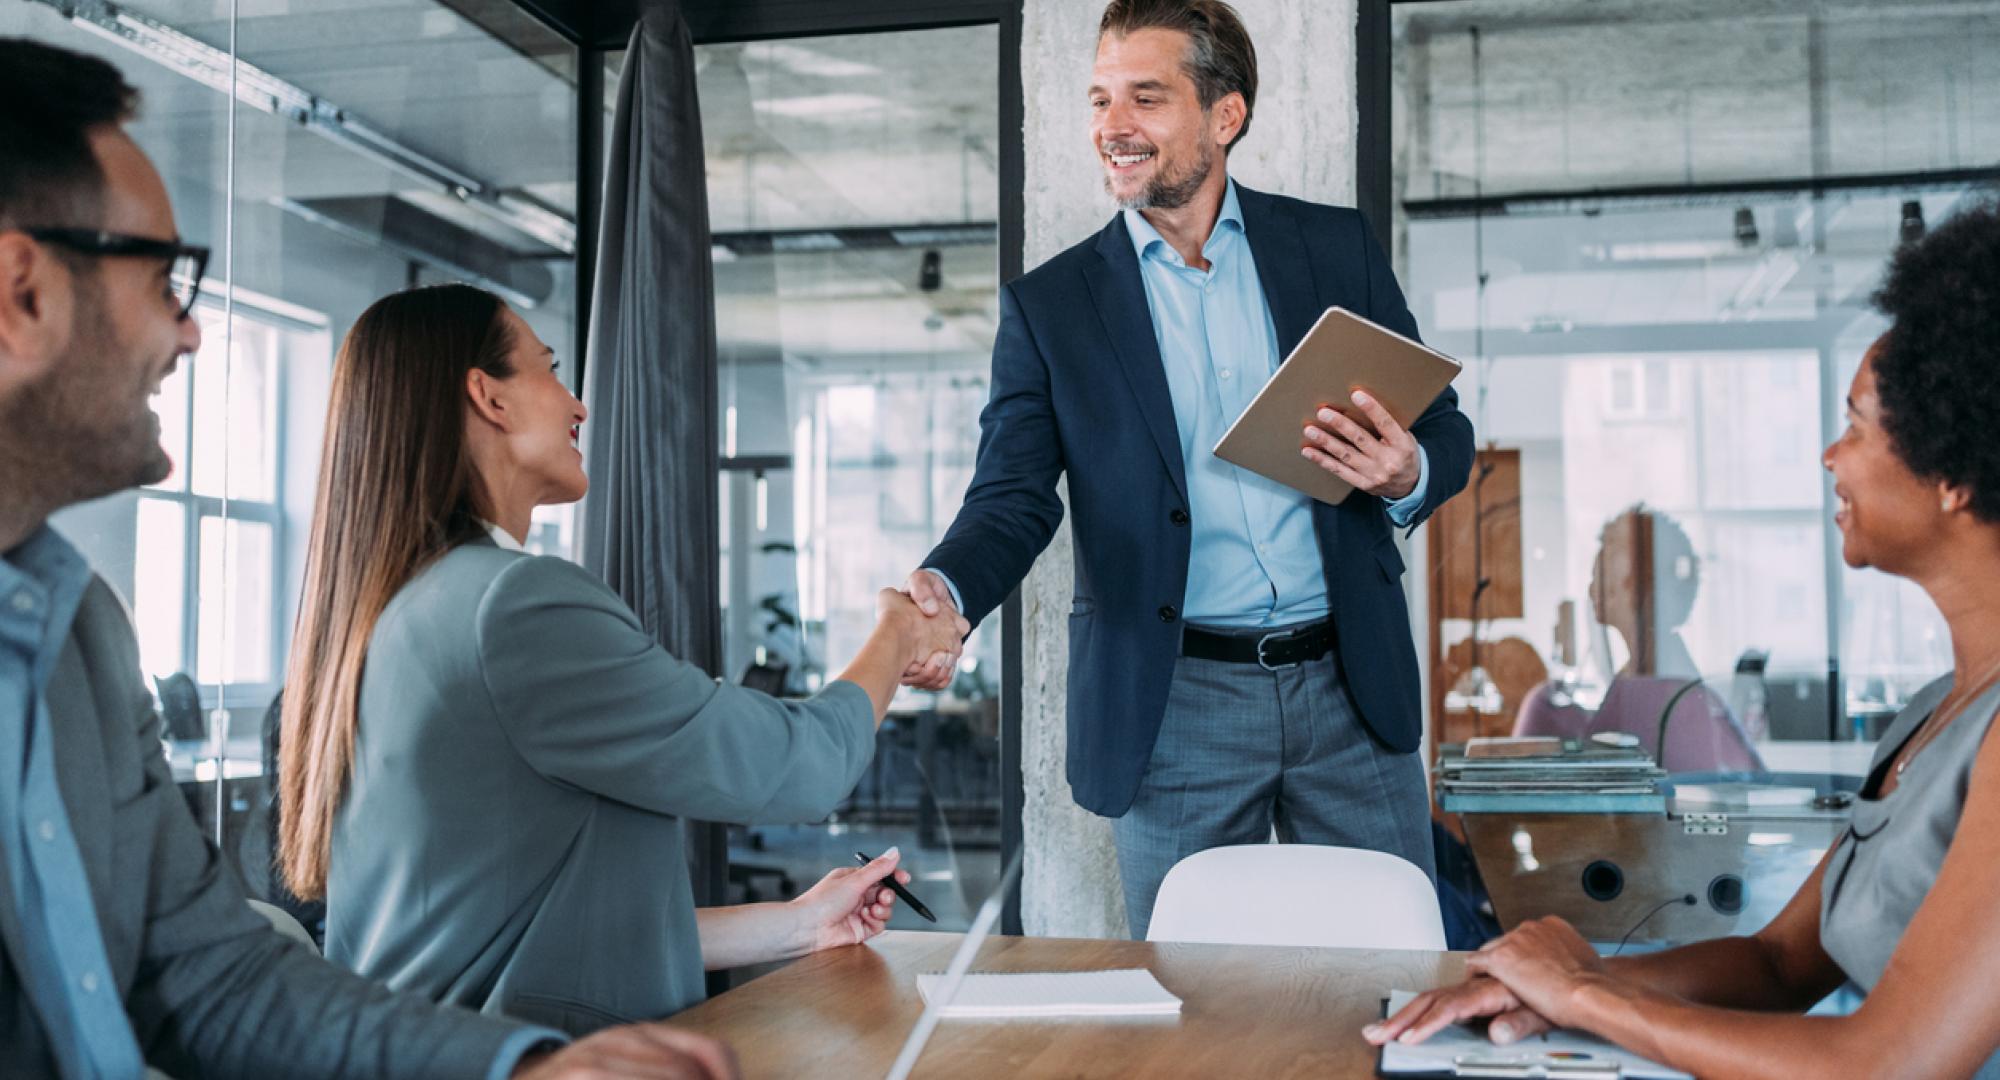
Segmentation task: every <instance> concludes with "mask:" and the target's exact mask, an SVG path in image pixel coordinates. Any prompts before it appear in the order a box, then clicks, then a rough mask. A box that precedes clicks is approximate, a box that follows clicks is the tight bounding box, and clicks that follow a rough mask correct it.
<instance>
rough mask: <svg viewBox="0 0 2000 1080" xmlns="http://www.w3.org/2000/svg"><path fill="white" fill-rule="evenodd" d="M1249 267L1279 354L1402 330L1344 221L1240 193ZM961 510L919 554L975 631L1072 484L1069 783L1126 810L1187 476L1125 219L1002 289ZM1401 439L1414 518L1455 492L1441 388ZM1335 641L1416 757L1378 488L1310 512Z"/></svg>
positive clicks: (1379, 272)
mask: <svg viewBox="0 0 2000 1080" xmlns="http://www.w3.org/2000/svg"><path fill="white" fill-rule="evenodd" d="M1237 197H1238V200H1239V202H1240V203H1241V205H1242V208H1243V228H1244V233H1245V235H1246V236H1247V237H1248V238H1249V241H1250V248H1251V251H1252V252H1253V253H1254V255H1255V258H1256V261H1257V276H1258V278H1259V279H1260V280H1261V282H1262V284H1263V288H1264V296H1265V298H1266V300H1267V301H1268V302H1269V303H1270V307H1271V318H1272V321H1273V323H1274V324H1275V325H1276V326H1277V330H1278V352H1279V355H1281V356H1282V355H1288V354H1289V353H1290V352H1291V351H1292V348H1293V347H1294V346H1296V345H1297V344H1298V343H1299V340H1300V339H1301V338H1303V337H1304V336H1305V334H1306V331H1307V330H1309V329H1311V327H1312V324H1313V322H1314V321H1315V320H1317V319H1318V318H1319V316H1320V315H1321V314H1322V313H1323V312H1324V311H1325V310H1326V309H1327V308H1328V307H1332V306H1336V305H1337V306H1339V307H1343V308H1346V309H1347V310H1349V311H1352V312H1355V313H1356V314H1359V315H1363V316H1365V317H1367V318H1369V319H1371V320H1373V321H1375V322H1377V323H1380V324H1381V325H1383V326H1386V327H1388V328H1390V329H1391V330H1394V331H1396V332H1398V333H1400V334H1405V335H1407V336H1409V337H1412V338H1414V337H1416V336H1417V324H1416V320H1415V319H1414V318H1412V317H1411V315H1410V309H1409V306H1408V305H1407V304H1406V303H1405V302H1404V300H1403V293H1402V290H1401V289H1400V288H1398V287H1397V285H1396V279H1395V275H1394V274H1393V273H1392V272H1391V271H1390V269H1389V263H1388V259H1387V258H1386V257H1385V256H1384V255H1383V253H1382V249H1381V247H1380V246H1379V245H1378V244H1377V243H1376V242H1375V239H1374V237H1373V236H1372V235H1371V234H1370V232H1369V229H1368V227H1367V225H1366V224H1365V223H1364V222H1363V220H1362V218H1361V215H1360V214H1359V213H1357V212H1355V211H1353V210H1350V209H1346V208H1342V207H1333V206H1320V205H1316V204H1313V203H1308V202H1301V201H1299V200H1297V199H1288V198H1284V197H1281V196H1275V195H1264V194H1260V193H1258V192H1255V191H1251V190H1250V189H1249V188H1246V187H1243V186H1242V185H1241V184H1239V185H1237ZM979 427H980V439H979V457H978V461H977V464H976V466H975V469H974V472H973V477H972V484H971V486H970V487H969V488H967V490H966V493H965V504H964V507H963V508H962V509H961V510H960V511H959V513H958V517H957V519H956V520H954V521H953V522H952V524H951V528H950V529H949V530H947V531H946V533H945V536H944V539H943V541H941V542H940V543H939V544H938V546H937V547H936V549H934V550H933V551H932V552H931V554H930V557H929V558H927V559H925V560H924V562H923V564H922V565H924V566H928V567H935V568H936V569H938V570H941V571H943V572H944V573H945V574H946V575H948V576H949V577H950V578H951V580H952V582H953V583H954V584H955V585H957V586H958V589H959V593H960V595H961V597H962V599H963V601H964V604H965V616H966V617H967V618H968V619H971V620H972V621H973V622H974V623H977V622H979V621H980V620H981V619H982V618H984V617H985V616H986V615H987V614H988V613H989V612H991V611H992V610H993V609H994V608H995V607H997V606H999V604H1000V602H1001V601H1002V600H1003V599H1005V598H1006V596H1007V594H1008V593H1009V592H1012V591H1013V590H1014V588H1015V587H1016V586H1017V585H1019V584H1020V581H1021V579H1022V578H1023V577H1025V576H1026V575H1027V572H1028V568H1029V567H1030V566H1031V565H1032V564H1033V563H1034V561H1035V558H1036V556H1038V555H1040V554H1041V552H1042V549H1043V548H1045V547H1047V546H1048V542H1049V540H1050V538H1051V537H1052V536H1054V534H1055V531H1056V527H1057V525H1059V524H1060V523H1061V522H1062V516H1063V504H1062V501H1061V500H1060V499H1059V498H1058V497H1057V495H1056V480H1057V478H1058V477H1060V476H1062V475H1063V474H1065V473H1067V474H1068V476H1069V506H1070V512H1071V527H1072V529H1073V530H1074V534H1075V540H1076V597H1075V601H1074V606H1073V608H1072V610H1071V612H1070V617H1069V657H1070V670H1069V770H1068V771H1069V782H1070V789H1071V791H1072V793H1073V794H1074V795H1075V797H1076V801H1077V803H1078V804H1079V805H1081V806H1082V807H1084V808H1085V809H1087V810H1091V811H1093V812H1095V813H1099V814H1104V815H1107V816H1111V817H1116V816H1119V815H1122V814H1123V813H1124V812H1125V811H1126V810H1127V809H1129V808H1130V807H1131V805H1132V799H1133V797H1134V795H1135V794H1136V793H1137V791H1138V789H1139V781H1140V778H1141V777H1142V776H1144V775H1145V771H1146V764H1147V762H1148V761H1149V760H1150V759H1151V757H1152V753H1153V743H1154V741H1155V739H1156V738H1157V737H1158V735H1159V731H1160V718H1161V716H1162V715H1163V714H1164V713H1165V711H1166V703H1167V686H1168V683H1169V681H1170V680H1171V679H1172V676H1173V670H1174V662H1175V659H1176V658H1177V657H1178V656H1179V654H1180V638H1181V625H1182V623H1181V617H1180V608H1181V603H1182V598H1183V596H1184V595H1185V593H1186V590H1187V576H1188V548H1189V539H1188V537H1189V528H1188V524H1189V517H1188V514H1189V506H1188V496H1187V477H1186V475H1185V472H1186V470H1185V467H1184V465H1183V463H1182V461H1181V451H1180V438H1179V434H1178V431H1177V428H1176V426H1175V421H1174V408H1173V399H1172V397H1171V396H1170V394H1169V393H1168V390H1167V376H1166V370H1165V367H1164V366H1163V365H1162V363H1161V361H1160V349H1159V343H1158V339H1157V337H1156V336H1155V334H1154V331H1153V322H1152V315H1151V313H1150V310H1149V309H1148V307H1147V305H1146V290H1145V285H1144V284H1143V283H1142V282H1141V280H1140V277H1139V260H1138V256H1137V254H1136V253H1134V252H1133V250H1132V239H1131V233H1130V232H1129V231H1128V230H1127V229H1126V228H1125V220H1124V217H1123V216H1122V215H1120V216H1117V217H1113V218H1112V219H1111V223H1110V224H1109V225H1107V226H1106V227H1105V228H1104V231H1102V232H1100V233H1098V234H1097V236H1096V237H1094V238H1093V239H1090V240H1086V241H1084V242H1083V243H1081V244H1078V245H1077V246H1075V247H1073V248H1070V249H1069V250H1068V251H1065V252H1063V253H1062V254H1060V255H1058V256H1056V257H1055V258H1053V259H1050V260H1049V261H1048V262H1046V263H1043V264H1042V265H1041V266H1039V267H1037V268H1036V269H1035V270H1033V271H1032V272H1030V273H1028V274H1027V275H1025V276H1023V277H1022V278H1020V279H1019V280H1017V281H1014V282H1012V283H1010V284H1008V285H1005V286H1003V287H1002V288H1001V290H1000V330H999V334H998V336H997V338H996V339H995V341H994V343H993V385H992V400H991V401H989V402H988V403H987V406H986V408H985V411H984V412H982V413H981V414H980V418H979ZM1410 430H1411V433H1412V434H1414V435H1415V436H1416V438H1417V441H1418V442H1419V443H1421V444H1422V445H1423V447H1424V450H1425V453H1426V454H1427V455H1428V456H1429V459H1430V479H1429V486H1428V489H1427V491H1426V494H1425V498H1424V503H1423V506H1422V508H1421V509H1419V510H1418V512H1417V514H1416V516H1415V517H1414V518H1412V521H1411V523H1412V524H1413V525H1414V524H1415V523H1417V522H1419V521H1422V520H1423V519H1424V518H1426V517H1428V516H1429V515H1430V514H1431V513H1432V512H1433V511H1434V510H1436V509H1437V507H1438V506H1440V505H1442V504H1443V503H1444V501H1445V500H1446V499H1449V498H1451V497H1452V496H1453V495H1454V494H1457V493H1458V491H1459V490H1460V489H1462V488H1463V487H1464V486H1465V482H1466V476H1467V474H1468V473H1469V472H1470V470H1471V466H1472V424H1471V422H1470V421H1468V420H1467V419H1466V417H1465V414H1464V413H1462V412H1460V411H1459V409H1458V394H1457V393H1456V392H1455V391H1453V390H1451V389H1449V388H1447V389H1446V390H1445V391H1444V393H1442V394H1440V395H1438V398H1437V400H1436V401H1434V402H1432V403H1431V405H1430V407H1429V408H1428V409H1426V410H1425V411H1424V413H1423V415H1422V416H1421V417H1419V418H1418V420H1417V422H1416V423H1414V424H1412V425H1411V428H1410ZM1313 526H1314V531H1315V533H1316V534H1317V536H1318V540H1319V549H1320V559H1321V562H1322V564H1323V565H1324V566H1325V569H1326V581H1327V594H1328V597H1329V599H1330V602H1331V605H1332V609H1333V614H1332V617H1333V620H1334V624H1335V630H1336V633H1337V635H1338V639H1339V646H1338V653H1339V658H1340V661H1341V664H1342V666H1343V669H1344V671H1345V674H1346V678H1347V685H1348V687H1349V690H1350V692H1351V693H1352V695H1353V698H1354V704H1355V706H1356V707H1357V710H1358V711H1359V713H1360V715H1361V718H1362V721H1363V722H1364V723H1365V724H1366V725H1367V726H1368V728H1369V730H1370V731H1373V732H1374V733H1375V736H1376V738H1378V739H1380V740H1381V742H1382V743H1383V744H1384V745H1386V746H1388V747H1390V748H1391V749H1394V750H1398V751H1403V752H1409V751H1412V750H1415V749H1416V748H1417V742H1418V737H1419V734H1420V728H1421V727H1422V716H1423V713H1422V706H1421V704H1420V699H1421V688H1420V687H1419V685H1418V680H1417V654H1416V647H1415V643H1414V641H1413V640H1412V637H1411V632H1410V616H1409V610H1408V607H1407V605H1406V604H1405V603H1404V600H1403V589H1402V576H1403V560H1402V556H1401V555H1400V554H1398V553H1397V550H1396V545H1395V541H1394V539H1393V535H1392V530H1391V523H1390V521H1389V516H1388V513H1387V512H1386V510H1385V509H1384V507H1383V503H1382V500H1381V499H1379V498H1377V497H1375V496H1372V495H1368V494H1365V493H1360V492H1357V493H1355V494H1354V495H1353V496H1351V497H1349V498H1348V499H1347V500H1346V501H1345V502H1343V503H1341V504H1340V505H1339V506H1327V505H1326V504H1324V503H1314V504H1313Z"/></svg>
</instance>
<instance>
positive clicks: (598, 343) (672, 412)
mask: <svg viewBox="0 0 2000 1080" xmlns="http://www.w3.org/2000/svg"><path fill="white" fill-rule="evenodd" d="M640 9H641V10H640V15H639V22H638V25H637V26H635V27H634V28H633V30H632V39H631V41H630V43H629V44H628V46H627V49H626V53H625V70H624V72H623V73H622V74H621V75H620V76H619V79H618V107H617V110H616V113H615V114H614V117H613V120H612V126H611V130H610V132H609V137H608V139H607V142H608V143H609V146H610V153H609V160H608V161H607V163H606V165H605V170H604V216H603V218H602V227H601V228H600V230H599V233H598V257H597V276H596V281H597V286H596V291H595V293H594V295H593V298H592V303H591V310H590V336H589V356H588V358H587V360H586V362H585V364H584V388H583V400H584V404H585V405H586V406H588V407H589V409H590V422H589V423H587V424H585V425H584V436H585V438H584V465H585V468H586V470H587V471H588V472H589V474H590V494H589V496H588V497H586V498H585V499H584V501H583V514H582V520H581V521H580V523H579V534H580V535H579V552H580V555H581V559H582V562H583V565H584V566H585V567H587V568H588V569H590V570H593V571H595V572H596V573H598V574H599V575H601V576H602V577H603V578H604V580H605V582H607V583H608V584H609V585H610V586H611V588H612V589H613V590H615V591H616V592H617V593H618V595H619V596H620V597H622V598H623V599H624V600H625V602H626V603H627V604H629V605H631V607H632V610H633V611H634V612H636V613H638V616H639V620H640V622H641V623H642V624H643V625H644V626H645V627H646V629H647V630H648V631H649V632H651V633H652V634H653V636H654V637H656V638H658V639H659V642H660V644H661V645H663V646H665V647H666V649H667V651H668V652H671V653H673V654H674V655H675V656H679V657H681V658H682V659H685V660H688V661H691V662H693V663H696V664H699V665H700V666H701V667H703V668H705V669H707V670H708V671H709V672H710V673H711V674H718V675H719V674H721V667H722V648H721V646H722V626H721V619H720V614H719V611H718V605H719V599H718V593H717V588H718V585H717V580H716V578H717V572H718V571H717V562H718V556H717V543H718V537H719V535H720V534H719V532H718V527H717V521H716V516H717V506H716V503H717V497H716V475H717V474H716V468H717V463H716V454H717V442H718V439H717V433H716V419H715V414H716V372H715V279H714V273H713V268H712V266H711V265H710V260H709V231H708V189H707V186H706V184H707V179H706V175H705V168H704V162H703V158H702V145H701V110H700V108H699V104H698V102H697V100H696V97H695V78H694V44H693V41H692V40H691V38H690V37H689V34H688V27H687V22H686V20H685V19H683V18H682V17H681V11H680V7H679V5H678V4H677V3H675V2H673V0H642V2H641V4H640ZM586 122H588V120H586ZM688 840H689V843H688V851H689V855H690V862H691V863H692V866H691V870H692V871H693V875H694V889H695V902H696V903H701V904H712V903H718V902H720V901H721V900H722V899H723V897H722V895H721V893H722V888H723V885H724V881H725V868H726V866H727V856H728V852H727V847H726V843H725V840H724V834H723V830H722V829H721V828H720V827H718V826H712V825H701V824H690V826H689V831H688Z"/></svg>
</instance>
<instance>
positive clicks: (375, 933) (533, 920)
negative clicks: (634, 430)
mask: <svg viewBox="0 0 2000 1080" xmlns="http://www.w3.org/2000/svg"><path fill="white" fill-rule="evenodd" d="M874 731H875V724H874V710H873V707H872V706H871V705H870V703H869V699H868V694H867V692H866V691H864V690H862V689H861V688H860V687H859V686H856V685H855V684H853V683H848V682H837V683H834V684H833V685H832V686H831V687H829V688H827V689H826V690H825V691H824V692H823V693H821V694H820V695H819V696H818V697H816V698H814V699H812V700H810V701H807V702H802V703H787V702H781V701H778V700H777V699H775V698H771V697H767V696H765V695H763V694H759V693H755V692H753V691H749V690H745V689H743V688H742V687H738V686H734V685H730V684H726V683H719V682H717V681H716V680H714V679H712V678H710V677H709V676H708V675H706V674H704V673H703V672H702V671H701V670H700V669H699V668H696V667H695V666H693V665H692V664H688V663H685V662H683V661H680V660H677V659H675V658H674V657H672V656H669V655H668V654H667V653H666V652H665V650H663V649H661V648H660V646H659V644H658V643H657V642H655V641H654V640H653V638H652V637H651V636H649V635H648V634H647V633H646V632H645V631H644V630H643V629H641V627H640V625H639V621H638V619H637V617H635V616H634V615H633V614H632V611H631V609H630V608H628V607H626V606H625V604H624V603H623V602H621V601H620V600H619V599H618V597H617V595H616V594H614V593H612V592H611V590H610V589H608V588H606V587H605V586H604V584H603V582H601V581H599V580H598V579H597V578H596V577H594V576H593V575H591V574H590V573H588V572H586V571H584V570H583V569H581V568H579V567H577V566H574V565H572V564H570V563H567V562H564V561H562V560H560V559H551V558H537V557H534V556H530V555H525V554H522V553H520V552H515V551H507V550H503V549H502V548H500V547H498V546H497V545H495V544H493V543H492V542H491V541H488V540H486V539H484V538H481V539H480V540H477V541H473V542H470V543H467V544H463V545H461V546H459V547H458V548H456V549H454V550H452V551H451V552H449V553H447V554H446V555H445V556H444V557H443V558H441V559H439V560H438V561H437V562H436V563H434V564H432V565H431V566H430V567H428V568H426V569H425V570H423V571H422V572H421V573H419V574H418V576H417V577H416V578H415V579H413V580H412V581H411V582H410V583H409V584H408V585H406V586H404V587H403V589H402V591H401V592H399V593H397V594H396V597H395V598H394V599H393V600H391V601H390V603H389V606H388V608H387V609H386V610H385V611H384V612H383V614H382V617H381V619H380V620H379V621H378V622H377V624H376V627H375V631H374V635H373V637H372V638H371V639H370V641H369V647H368V660H367V665H366V669H365V672H364V674H363V676H362V680H361V706H360V730H359V734H358V737H357V741H356V746H355V763H354V772H353V778H352V781H351V783H350V786H349V788H348V793H347V797H346V800H345V802H344V803H343V804H342V807H341V810H340V812H339V814H338V816H337V818H336V820H335V825H334V839H333V860H332V866H331V873H330V875H329V879H328V883H327V925H326V953H327V957H328V958H329V959H331V960H333V961H335V962H337V963H340V964H344V965H346V966H349V967H352V968H354V969H355V970H356V971H359V972H361V973H362V974H364V975H368V976H371V977H373V978H378V979H382V980H384V981H386V982H387V983H388V984H389V985H391V986H394V987H397V988H401V989H410V990H414V991H417V992H420V993H422V994H425V995H427V996H429V997H432V998H435V999H438V1000H442V1001H450V1002H457V1003H461V1004H464V1005H467V1006H470V1007H472V1008H477V1009H481V1010H483V1011H485V1012H488V1013H505V1014H507V1015H509V1016H514V1017H518V1018H520V1019H525V1020H533V1021H536V1022H538V1023H543V1024H547V1025H549V1026H551V1027H557V1028H561V1029H563V1030H565V1031H569V1032H572V1033H578V1034H581V1033H583V1032H587V1031H591V1030H594V1029H597V1028H600V1027H604V1026H607V1025H609V1024H613V1023H621V1022H625V1021H629V1020H637V1019H650V1018H657V1017H662V1016H666V1015H668V1014H670V1013H673V1012H676V1011H678V1010H680V1009H683V1008H686V1007H687V1006H689V1005H692V1004H695V1003H696V1002H698V1001H700V1000H701V997H702V992H703V987H702V960H701V944H700V940H699V939H698V937H697V936H696V933H695V919H694V899H693V892H692V888H691V885H690V883H689V881H688V873H687V863H686V859H685V855H684V853H683V848H682V839H681V818H682V817H692V818H701V819H705V820H709V821H726V822H753V821H756V822H769V823H774V824H775V823H781V822H800V821H810V820H817V819H819V818H822V817H824V816H826V814H828V813H829V812H831V811H832V810H833V809H834V807H835V806H837V805H838V804H839V802H840V800H841V799H842V798H844V797H845V796H846V795H847V793H848V792H849V791H851V790H852V789H853V787H854V784H855V782H856V781H857V780H859V779H860V777H861V773H862V770H863V769H865V768H866V767H867V765H868V762H869V760H870V758H871V757H872V756H873V754H874V750H875V735H874Z"/></svg>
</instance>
